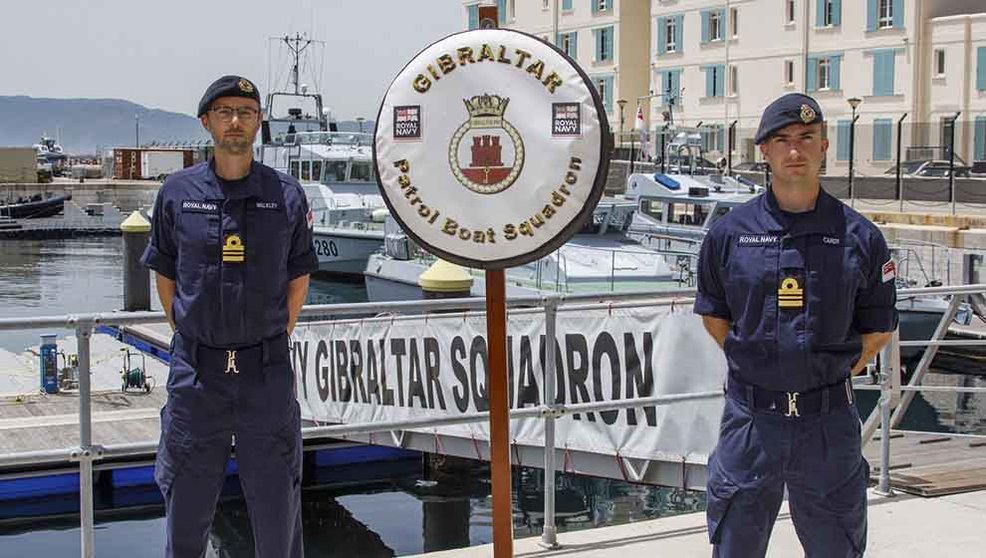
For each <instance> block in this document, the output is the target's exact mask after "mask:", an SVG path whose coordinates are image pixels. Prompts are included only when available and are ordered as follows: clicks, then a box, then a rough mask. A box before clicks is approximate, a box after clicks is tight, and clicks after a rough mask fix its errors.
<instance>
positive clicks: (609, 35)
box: [593, 27, 613, 62]
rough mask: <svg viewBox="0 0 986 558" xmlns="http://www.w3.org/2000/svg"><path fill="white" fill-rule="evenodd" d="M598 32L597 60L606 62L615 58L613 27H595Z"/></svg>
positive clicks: (596, 32)
mask: <svg viewBox="0 0 986 558" xmlns="http://www.w3.org/2000/svg"><path fill="white" fill-rule="evenodd" d="M593 33H595V34H596V61H597V62H605V61H608V60H612V59H613V28H612V27H602V28H600V29H595V30H594V31H593Z"/></svg>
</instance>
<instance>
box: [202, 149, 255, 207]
mask: <svg viewBox="0 0 986 558" xmlns="http://www.w3.org/2000/svg"><path fill="white" fill-rule="evenodd" d="M259 166H260V164H259V163H257V162H256V161H251V162H250V173H249V174H248V175H246V177H244V178H243V179H241V180H235V181H232V183H230V181H224V180H222V179H221V178H219V176H218V175H217V174H216V161H215V159H209V167H208V173H207V177H208V179H209V181H210V182H212V184H213V185H214V186H215V187H216V189H217V190H219V191H220V192H222V195H223V197H224V198H226V199H229V200H241V199H247V198H259V197H260V194H261V193H262V191H263V190H262V188H261V185H260V169H259Z"/></svg>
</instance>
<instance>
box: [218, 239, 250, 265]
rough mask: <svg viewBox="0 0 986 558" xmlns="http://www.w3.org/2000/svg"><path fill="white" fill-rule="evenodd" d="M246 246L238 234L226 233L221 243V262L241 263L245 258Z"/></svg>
mask: <svg viewBox="0 0 986 558" xmlns="http://www.w3.org/2000/svg"><path fill="white" fill-rule="evenodd" d="M245 255H246V247H245V246H243V239H241V238H240V235H238V234H230V235H226V241H225V242H224V243H223V262H230V263H242V262H243V261H244V260H245Z"/></svg>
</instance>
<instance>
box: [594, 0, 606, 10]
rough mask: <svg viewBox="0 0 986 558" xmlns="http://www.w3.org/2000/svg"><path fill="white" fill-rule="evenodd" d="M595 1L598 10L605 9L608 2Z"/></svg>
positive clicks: (602, 0)
mask: <svg viewBox="0 0 986 558" xmlns="http://www.w3.org/2000/svg"><path fill="white" fill-rule="evenodd" d="M595 2H596V10H598V11H600V12H605V11H606V10H607V8H608V4H609V2H608V0H595Z"/></svg>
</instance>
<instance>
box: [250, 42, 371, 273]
mask: <svg viewBox="0 0 986 558" xmlns="http://www.w3.org/2000/svg"><path fill="white" fill-rule="evenodd" d="M280 42H282V43H283V45H284V46H285V47H286V48H287V49H288V50H289V51H290V54H291V57H292V59H293V66H292V68H291V74H290V76H291V84H290V85H291V87H290V88H289V90H286V91H277V90H272V91H271V92H270V93H269V94H268V95H267V99H266V105H265V106H264V107H263V111H262V112H263V120H262V122H261V144H260V145H258V146H257V147H256V153H255V158H256V159H257V160H258V161H259V162H261V163H263V164H265V165H268V166H270V167H273V168H275V169H277V170H279V171H281V172H283V173H286V174H290V175H291V176H293V177H295V178H297V179H298V181H299V182H300V183H301V185H302V187H303V188H304V190H305V195H306V196H307V198H308V205H309V208H310V209H311V213H310V214H309V222H310V224H311V225H312V236H313V240H314V244H315V251H316V254H317V255H318V261H319V271H322V272H326V273H331V274H337V275H356V276H358V275H360V274H361V273H362V272H363V269H364V268H365V267H366V260H367V258H368V257H369V255H370V254H372V253H374V252H376V251H378V250H379V249H380V248H381V247H382V246H383V219H384V217H385V215H386V208H385V204H384V202H383V198H382V197H381V196H380V193H379V187H378V186H377V180H376V174H375V172H374V169H373V152H372V145H373V136H372V134H364V133H357V132H340V131H338V129H337V127H336V124H335V122H333V121H332V118H331V111H330V110H329V109H328V108H326V107H325V106H324V104H323V102H322V95H321V94H320V93H318V92H314V91H309V89H308V86H307V85H304V84H302V83H300V81H299V67H300V66H301V62H302V58H303V56H304V55H306V50H307V49H308V48H309V47H310V46H312V45H313V44H314V43H316V41H313V40H311V39H308V38H304V37H302V36H300V35H296V36H294V37H283V38H281V39H280Z"/></svg>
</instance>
